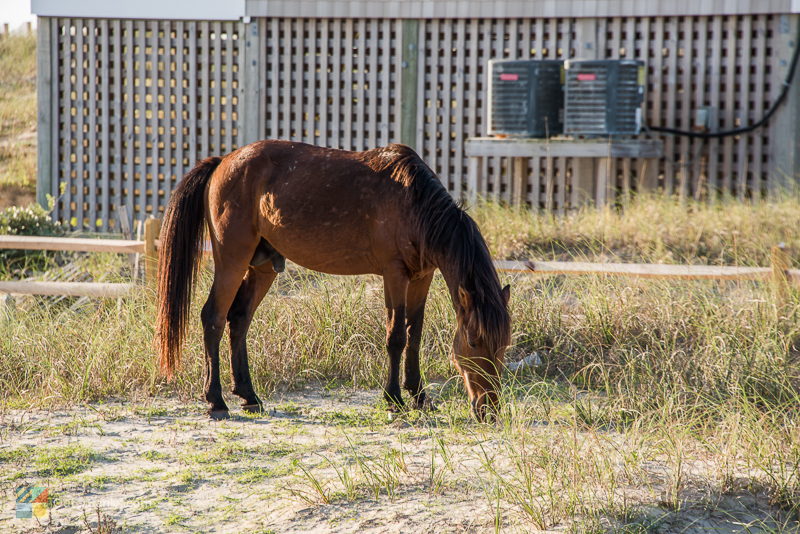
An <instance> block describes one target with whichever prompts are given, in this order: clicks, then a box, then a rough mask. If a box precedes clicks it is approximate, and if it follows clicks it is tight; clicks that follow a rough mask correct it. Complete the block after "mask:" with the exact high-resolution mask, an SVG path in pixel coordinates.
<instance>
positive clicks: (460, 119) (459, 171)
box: [446, 19, 466, 200]
mask: <svg viewBox="0 0 800 534" xmlns="http://www.w3.org/2000/svg"><path fill="white" fill-rule="evenodd" d="M465 34H466V21H465V20H463V19H459V20H458V22H457V23H456V44H455V47H456V59H455V61H456V63H455V64H456V76H455V81H454V84H455V88H456V90H455V95H454V96H453V101H454V102H455V106H456V107H455V108H454V110H453V113H454V115H455V124H454V126H453V128H454V132H453V136H452V142H451V141H450V139H448V140H446V143H448V144H451V145H455V146H454V147H453V148H454V150H455V162H454V165H453V176H452V180H453V197H455V198H456V200H461V198H462V195H463V191H462V184H463V181H464V172H463V169H464V166H463V164H462V162H463V161H464V143H463V135H464V114H465V113H466V108H465V106H464V104H465V99H464V84H465V83H466V79H465V76H464V66H465V63H466V57H465V54H466V50H465V48H466V46H465V44H466V35H465Z"/></svg>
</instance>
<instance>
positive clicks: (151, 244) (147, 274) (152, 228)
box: [144, 218, 161, 285]
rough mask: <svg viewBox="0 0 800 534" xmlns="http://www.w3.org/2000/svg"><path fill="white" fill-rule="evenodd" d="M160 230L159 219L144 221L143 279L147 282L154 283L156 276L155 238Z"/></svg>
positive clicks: (156, 250) (156, 248) (156, 251)
mask: <svg viewBox="0 0 800 534" xmlns="http://www.w3.org/2000/svg"><path fill="white" fill-rule="evenodd" d="M160 232H161V219H154V218H153V219H147V220H146V221H144V279H145V282H146V283H147V284H153V285H155V283H156V278H157V276H158V247H157V246H156V239H158V235H159V233H160Z"/></svg>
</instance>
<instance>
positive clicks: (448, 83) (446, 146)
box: [437, 24, 460, 193]
mask: <svg viewBox="0 0 800 534" xmlns="http://www.w3.org/2000/svg"><path fill="white" fill-rule="evenodd" d="M442 32H443V33H444V42H443V43H442V48H444V61H443V62H442V69H443V70H444V72H443V74H444V76H443V77H442V93H441V99H442V105H441V106H439V108H438V109H437V113H438V114H439V115H440V117H441V123H440V124H439V128H438V130H439V131H438V135H441V141H439V140H438V139H437V142H438V144H440V150H441V151H442V161H441V163H440V171H439V177H440V178H441V179H442V181H443V183H444V186H445V187H446V188H447V189H448V190H449V191H450V192H451V193H452V192H453V188H452V187H450V185H449V182H450V181H451V180H452V179H453V175H452V172H451V171H450V150H451V148H452V147H451V143H450V129H451V127H452V125H451V124H450V114H451V112H452V111H453V108H452V106H451V103H452V101H453V75H452V64H453V40H452V39H453V35H452V32H453V30H452V26H451V24H445V25H444V27H443V28H442ZM459 163H460V162H459Z"/></svg>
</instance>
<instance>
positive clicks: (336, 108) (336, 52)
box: [331, 19, 349, 148]
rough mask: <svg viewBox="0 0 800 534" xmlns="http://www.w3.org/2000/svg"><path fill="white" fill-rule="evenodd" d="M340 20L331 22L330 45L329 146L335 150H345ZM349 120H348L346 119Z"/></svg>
mask: <svg viewBox="0 0 800 534" xmlns="http://www.w3.org/2000/svg"><path fill="white" fill-rule="evenodd" d="M343 39H344V37H343V35H342V19H335V20H334V21H333V36H332V39H331V43H332V45H333V69H332V70H333V72H332V73H331V80H332V82H333V109H332V111H331V136H332V139H331V146H333V147H335V148H346V147H345V146H344V145H343V144H342V139H343V137H342V124H343V123H344V121H343V118H342V116H341V114H342V108H341V105H342V93H341V87H340V84H341V82H342V80H343V79H344V75H343V74H342V54H341V47H342V40H343ZM348 120H349V119H348Z"/></svg>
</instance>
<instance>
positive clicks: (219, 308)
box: [157, 141, 511, 419]
mask: <svg viewBox="0 0 800 534" xmlns="http://www.w3.org/2000/svg"><path fill="white" fill-rule="evenodd" d="M204 221H205V222H207V223H208V228H209V233H210V234H211V245H212V250H213V257H214V266H215V270H214V282H213V285H212V286H211V293H210V295H209V297H208V300H207V301H206V303H205V306H203V310H202V313H201V318H202V322H203V333H204V343H205V356H206V366H205V398H206V400H207V401H208V402H209V404H210V409H209V413H210V415H211V416H212V417H224V416H226V415H227V411H228V407H227V406H226V405H225V402H224V400H223V399H222V388H221V385H220V376H219V343H220V339H221V338H222V333H223V330H224V328H225V323H226V321H227V322H228V324H229V326H230V338H231V373H232V381H233V390H232V391H233V393H234V394H236V395H238V396H239V397H241V398H242V399H243V400H244V403H243V406H244V408H245V409H248V410H260V409H261V401H260V400H259V398H258V397H257V396H256V394H255V392H254V390H253V385H252V382H251V379H250V370H249V367H248V363H247V347H246V343H245V337H246V335H247V330H248V328H249V326H250V322H251V320H252V318H253V313H254V312H255V309H256V308H257V307H258V305H259V303H260V302H261V300H262V299H263V298H264V295H265V294H266V293H267V291H268V290H269V288H270V285H272V282H273V280H275V277H276V276H277V274H276V273H277V272H278V271H280V270H283V269H282V267H283V257H284V256H285V257H286V258H289V259H290V260H292V261H293V262H295V263H297V264H299V265H302V266H303V267H306V268H308V269H313V270H315V271H321V272H325V273H332V274H368V273H372V274H379V275H381V276H383V284H384V295H385V300H386V311H387V322H386V346H387V350H388V353H389V375H388V378H387V380H386V385H385V386H384V396H385V397H386V400H387V401H388V403H389V406H390V408H394V409H399V408H401V407H402V405H403V400H402V396H401V392H400V360H401V357H402V354H403V351H404V350H405V380H404V387H405V388H406V389H407V390H408V391H409V392H410V393H411V396H412V398H413V404H414V406H415V407H417V408H422V407H424V406H425V391H424V389H423V387H422V384H421V383H420V382H421V379H420V371H419V346H420V337H421V333H422V321H423V315H424V311H425V300H426V298H427V295H428V289H429V287H430V284H431V280H432V279H433V274H434V271H435V270H436V269H437V268H438V269H440V270H441V272H442V274H443V275H444V279H445V281H446V283H447V287H448V289H449V291H450V296H451V297H452V300H453V306H454V308H455V311H456V316H457V319H458V324H457V328H456V334H455V340H454V343H453V362H454V363H455V366H456V368H457V369H458V371H459V372H460V373H461V375H462V377H463V379H464V383H465V385H466V389H467V392H468V394H469V398H470V401H471V403H472V409H473V413H474V414H475V415H476V416H477V417H478V418H479V419H483V418H484V416H485V415H486V413H487V409H488V408H489V407H491V406H494V405H495V404H496V403H497V387H498V377H499V372H500V369H501V368H502V364H503V353H504V351H505V348H506V347H507V346H508V344H509V339H510V329H511V326H510V318H509V314H508V299H509V287H508V286H506V287H505V288H503V289H501V288H500V282H499V279H498V277H497V273H496V271H495V269H494V266H493V265H492V261H491V258H490V256H489V251H488V249H487V247H486V243H485V241H484V240H483V237H482V236H481V234H480V232H479V231H478V227H477V225H476V224H475V222H474V221H473V220H472V219H471V218H470V217H469V216H468V215H467V214H466V213H464V211H463V210H462V209H461V208H460V207H458V206H457V205H456V204H455V203H454V202H453V200H452V199H451V198H450V195H449V194H448V192H447V191H446V190H445V188H444V187H443V186H442V185H441V183H440V182H439V179H438V178H437V177H436V175H435V174H434V173H433V171H431V169H430V168H429V167H428V166H427V165H426V164H425V163H424V162H423V161H422V159H420V157H419V156H418V155H417V154H416V153H415V152H414V151H413V150H412V149H410V148H409V147H407V146H404V145H389V146H387V147H383V148H376V149H374V150H368V151H365V152H348V151H344V150H334V149H328V148H321V147H315V146H311V145H307V144H303V143H294V142H288V141H260V142H257V143H253V144H251V145H248V146H245V147H242V148H240V149H238V150H236V151H235V152H232V153H231V154H228V155H227V156H225V157H224V158H219V157H212V158H208V159H206V160H204V161H202V162H200V163H199V164H198V165H197V166H196V167H195V168H194V169H193V170H191V171H190V172H189V173H188V174H187V175H186V176H185V177H184V179H183V180H182V181H181V183H180V184H179V185H178V187H177V188H176V189H175V192H174V193H173V194H172V198H171V199H170V203H169V206H168V208H167V211H166V214H165V217H164V226H163V229H162V234H161V251H162V252H161V257H160V262H159V283H158V301H159V309H158V324H157V343H158V346H159V351H160V365H161V367H162V369H163V370H164V372H165V373H166V374H167V375H168V376H171V375H172V374H173V372H174V370H175V367H176V364H177V363H178V361H179V358H180V352H181V345H182V341H183V337H184V335H185V333H186V327H187V320H188V313H189V301H190V297H191V292H192V286H193V283H194V279H195V276H196V273H197V269H198V264H199V259H200V257H201V250H202V244H203V233H204V232H203V222H204Z"/></svg>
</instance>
